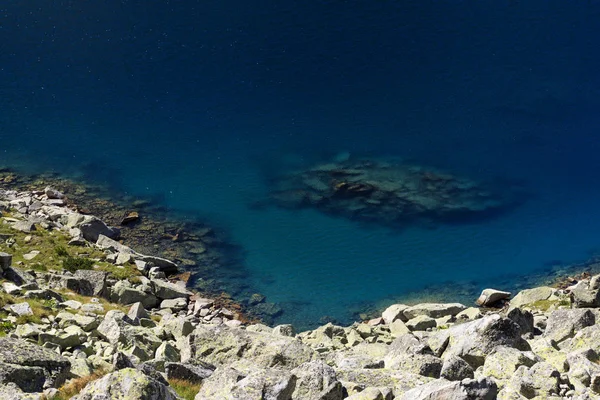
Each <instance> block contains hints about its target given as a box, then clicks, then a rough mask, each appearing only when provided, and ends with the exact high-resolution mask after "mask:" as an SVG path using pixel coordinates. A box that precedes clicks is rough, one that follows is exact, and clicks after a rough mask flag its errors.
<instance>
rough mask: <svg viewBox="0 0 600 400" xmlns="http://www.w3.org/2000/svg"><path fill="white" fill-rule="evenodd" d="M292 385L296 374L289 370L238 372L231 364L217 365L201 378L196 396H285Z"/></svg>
mask: <svg viewBox="0 0 600 400" xmlns="http://www.w3.org/2000/svg"><path fill="white" fill-rule="evenodd" d="M295 385H296V377H295V376H294V375H292V374H291V373H290V372H289V371H280V370H277V369H269V370H258V369H257V370H252V371H250V372H242V371H239V370H237V369H234V368H231V367H224V368H217V370H216V371H215V372H214V374H213V375H212V376H211V377H210V378H208V379H206V380H204V382H203V384H202V387H201V388H200V392H198V394H197V395H196V400H208V399H222V400H241V399H248V400H250V399H264V400H287V399H290V398H291V395H292V392H293V391H294V387H295Z"/></svg>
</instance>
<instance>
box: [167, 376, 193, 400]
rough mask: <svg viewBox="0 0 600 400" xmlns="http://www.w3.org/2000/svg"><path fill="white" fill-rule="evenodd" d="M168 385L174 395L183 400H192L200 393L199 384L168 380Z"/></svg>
mask: <svg viewBox="0 0 600 400" xmlns="http://www.w3.org/2000/svg"><path fill="white" fill-rule="evenodd" d="M169 385H170V386H171V387H172V388H173V390H175V393H177V394H178V395H179V397H181V398H183V399H185V400H194V398H195V397H196V395H197V394H198V392H199V391H200V384H198V383H192V382H189V381H186V380H183V379H169Z"/></svg>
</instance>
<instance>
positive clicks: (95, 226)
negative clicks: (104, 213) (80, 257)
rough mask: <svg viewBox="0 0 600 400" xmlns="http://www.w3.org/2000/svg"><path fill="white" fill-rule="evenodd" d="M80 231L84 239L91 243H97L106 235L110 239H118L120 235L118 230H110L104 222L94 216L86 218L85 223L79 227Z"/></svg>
mask: <svg viewBox="0 0 600 400" xmlns="http://www.w3.org/2000/svg"><path fill="white" fill-rule="evenodd" d="M79 229H80V230H81V234H82V235H83V237H84V239H85V240H87V241H88V242H90V243H96V242H97V241H98V237H99V236H100V235H104V236H106V237H108V238H110V239H117V238H118V237H119V235H120V232H119V230H118V229H116V228H110V227H108V226H107V225H106V224H105V223H104V221H102V220H100V219H99V218H96V217H92V216H86V217H85V219H84V221H83V222H82V223H81V224H80V225H79Z"/></svg>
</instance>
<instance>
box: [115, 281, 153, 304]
mask: <svg viewBox="0 0 600 400" xmlns="http://www.w3.org/2000/svg"><path fill="white" fill-rule="evenodd" d="M109 292H110V296H109V299H110V301H112V302H114V303H119V304H134V303H142V305H143V306H144V307H145V308H148V309H150V308H154V307H156V306H157V305H158V304H159V300H158V299H157V298H156V296H154V295H153V294H151V293H146V292H144V291H142V290H140V289H136V288H133V287H131V284H130V283H129V282H127V281H119V282H117V283H115V284H114V285H113V286H112V287H111V288H110V290H109Z"/></svg>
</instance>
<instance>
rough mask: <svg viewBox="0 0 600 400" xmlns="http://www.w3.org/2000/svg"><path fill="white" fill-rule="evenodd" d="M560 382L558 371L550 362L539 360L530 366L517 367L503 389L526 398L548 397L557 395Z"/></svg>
mask: <svg viewBox="0 0 600 400" xmlns="http://www.w3.org/2000/svg"><path fill="white" fill-rule="evenodd" d="M560 383H561V378H560V373H559V372H558V371H557V370H556V369H555V368H554V367H552V366H551V365H550V364H548V363H546V362H540V363H537V364H535V365H534V366H533V367H531V368H527V367H526V366H524V365H522V366H520V367H519V368H517V370H516V371H515V373H514V374H513V375H512V377H511V379H510V381H509V382H508V384H507V386H506V388H505V389H506V391H508V392H511V391H512V392H515V393H518V394H520V395H521V396H524V397H525V398H528V399H532V398H535V397H536V396H539V397H538V398H548V397H549V396H552V395H554V396H558V395H559V393H560Z"/></svg>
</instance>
